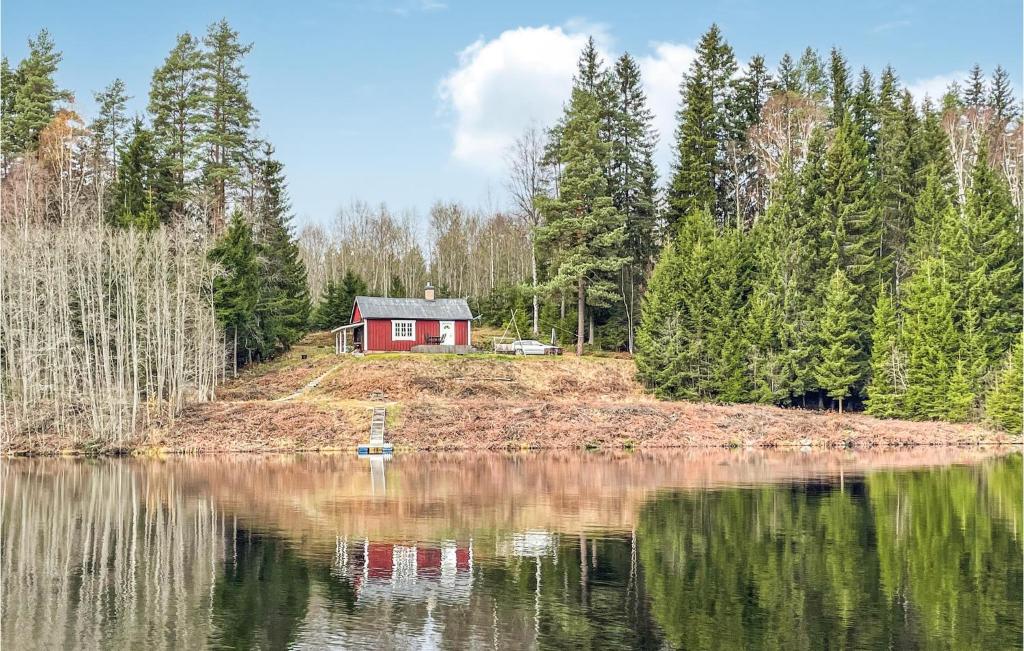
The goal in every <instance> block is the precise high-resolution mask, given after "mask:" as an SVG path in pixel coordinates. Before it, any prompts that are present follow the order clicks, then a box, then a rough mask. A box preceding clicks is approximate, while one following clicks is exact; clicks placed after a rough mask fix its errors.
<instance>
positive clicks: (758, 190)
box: [719, 55, 771, 228]
mask: <svg viewBox="0 0 1024 651" xmlns="http://www.w3.org/2000/svg"><path fill="white" fill-rule="evenodd" d="M770 89H771V77H770V76H769V74H768V69H767V67H766V66H765V64H764V57H761V56H759V55H757V56H754V57H752V58H751V59H750V61H749V62H748V63H747V67H746V70H744V72H743V74H742V75H741V76H739V77H738V78H736V79H733V80H732V92H731V96H730V98H729V101H728V104H727V106H726V110H727V119H728V130H727V133H726V141H725V143H724V158H723V161H722V166H721V174H720V180H719V186H720V190H719V195H720V196H719V203H720V205H721V207H722V220H723V223H725V224H730V225H734V226H737V227H739V228H746V227H747V226H749V225H750V224H752V223H753V222H754V220H755V219H757V216H758V214H759V213H760V212H761V211H762V210H763V208H764V206H763V203H764V195H765V194H766V192H765V188H764V187H763V185H764V181H763V175H762V174H760V173H759V171H758V161H757V158H756V156H755V155H754V152H753V150H752V148H751V147H750V146H749V145H748V143H747V132H748V130H749V129H750V127H752V126H753V125H755V124H757V123H758V122H759V121H760V119H761V110H762V109H763V108H764V105H765V103H766V102H767V101H768V93H769V91H770Z"/></svg>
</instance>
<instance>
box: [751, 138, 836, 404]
mask: <svg viewBox="0 0 1024 651" xmlns="http://www.w3.org/2000/svg"><path fill="white" fill-rule="evenodd" d="M823 146H824V142H823V141H818V142H817V144H815V146H814V148H813V149H812V158H811V163H810V165H809V166H808V167H805V170H806V171H807V173H808V174H811V173H812V172H813V170H814V168H815V167H816V166H817V161H820V159H821V157H822V155H823V154H822V153H821V152H820V147H823ZM782 168H783V169H782V172H781V173H780V174H779V176H778V178H777V179H776V181H775V184H774V186H773V188H772V197H773V199H772V201H771V202H770V203H769V205H768V208H767V210H766V211H765V214H764V215H763V216H762V217H761V219H759V220H758V222H757V223H756V224H755V225H754V228H753V230H752V232H751V237H752V239H753V259H754V265H753V268H754V278H753V290H752V298H751V307H750V311H749V313H748V323H749V327H748V328H747V330H748V332H755V333H757V334H748V345H749V346H750V351H751V359H750V360H749V362H748V365H749V367H750V369H751V373H752V378H753V382H754V385H755V388H754V392H755V395H756V398H755V399H757V400H759V401H761V402H769V401H780V402H792V401H793V400H794V399H796V398H797V397H800V396H803V395H804V394H805V393H806V392H807V391H809V390H811V389H812V388H813V387H814V386H816V384H815V380H814V377H813V367H812V365H811V362H812V359H813V357H814V350H815V339H816V334H817V333H816V332H815V323H816V321H815V314H816V309H817V303H816V302H814V301H813V300H812V299H813V298H814V297H815V296H816V291H815V288H816V286H817V284H818V278H817V275H818V273H819V269H817V268H816V267H815V265H816V264H817V258H816V257H815V253H816V251H817V250H818V249H817V248H816V246H817V242H818V233H817V232H816V231H815V230H813V229H814V228H815V223H814V222H813V221H809V220H805V219H804V217H803V215H802V210H801V197H800V183H799V182H798V178H797V176H796V173H795V172H794V171H793V166H792V164H791V163H790V162H789V161H788V160H786V161H784V162H783V166H782ZM810 209H813V207H810ZM766 329H770V330H771V332H766ZM757 369H761V372H758V370H757ZM766 374H767V375H766Z"/></svg>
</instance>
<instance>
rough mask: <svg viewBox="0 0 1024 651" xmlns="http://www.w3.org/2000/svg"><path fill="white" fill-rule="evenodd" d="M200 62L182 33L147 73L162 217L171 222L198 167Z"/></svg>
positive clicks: (181, 210)
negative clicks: (163, 178)
mask: <svg viewBox="0 0 1024 651" xmlns="http://www.w3.org/2000/svg"><path fill="white" fill-rule="evenodd" d="M202 64H203V55H202V52H201V51H200V49H199V41H197V40H196V39H195V37H193V36H192V35H191V34H189V33H187V32H186V33H184V34H181V35H179V36H178V40H177V42H176V44H175V46H174V48H173V49H172V50H171V51H170V53H169V54H168V55H167V58H166V59H165V60H164V62H163V65H161V66H160V67H159V68H157V69H156V70H155V71H154V72H153V79H152V82H151V85H150V90H149V113H150V115H151V116H152V122H153V131H154V133H155V134H156V139H157V142H158V143H159V146H160V155H161V160H162V164H163V166H164V168H165V170H166V174H167V176H168V183H167V189H166V196H165V198H164V199H165V203H166V206H167V211H168V213H169V214H167V215H165V216H164V219H166V220H168V221H172V222H176V223H177V222H180V221H181V220H183V219H184V217H185V213H186V205H187V203H188V201H189V200H190V199H191V198H192V195H193V188H192V182H193V180H194V174H195V171H196V170H197V169H198V167H199V162H198V161H199V147H198V144H197V139H198V136H199V133H200V130H201V125H202V120H203V116H202V113H201V110H202V106H203V102H204V93H205V86H204V82H203V79H202Z"/></svg>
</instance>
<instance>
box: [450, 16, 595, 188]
mask: <svg viewBox="0 0 1024 651" xmlns="http://www.w3.org/2000/svg"><path fill="white" fill-rule="evenodd" d="M586 40H587V35H586V34H584V33H582V32H578V33H569V32H566V31H564V30H563V29H562V28H561V27H547V26H544V27H520V28H518V29H513V30H508V31H505V32H502V33H501V34H500V35H499V36H498V37H497V38H495V39H493V40H490V41H485V40H483V39H479V40H477V41H476V42H475V43H473V44H472V45H470V46H469V47H467V48H466V49H464V50H463V51H462V52H460V53H459V66H458V67H457V68H456V69H455V70H453V71H452V72H451V73H449V74H448V76H447V77H445V79H444V80H443V81H442V82H441V87H440V91H441V97H442V99H443V100H444V101H445V103H446V104H447V105H448V107H449V108H450V109H451V110H452V111H453V113H454V119H455V123H454V134H453V135H454V143H453V149H452V156H453V157H454V158H455V159H456V160H459V161H461V162H464V163H468V164H471V165H482V166H484V167H486V168H488V169H489V170H491V171H497V170H499V169H500V168H501V166H502V165H503V156H504V153H505V150H506V149H507V148H508V146H509V145H510V144H511V143H512V141H513V140H514V139H515V138H516V136H518V135H519V134H520V133H521V132H522V131H523V129H525V128H526V126H527V125H529V124H530V123H531V122H536V123H538V124H542V125H548V124H551V123H552V122H554V121H555V119H557V118H558V115H559V113H560V111H561V110H562V104H563V102H565V101H566V99H567V97H568V89H569V87H570V84H571V82H572V76H573V73H574V72H575V70H576V59H577V57H578V56H579V53H580V50H581V49H583V45H584V44H585V43H586Z"/></svg>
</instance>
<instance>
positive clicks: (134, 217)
mask: <svg viewBox="0 0 1024 651" xmlns="http://www.w3.org/2000/svg"><path fill="white" fill-rule="evenodd" d="M157 165H158V163H157V153H156V145H155V143H154V141H153V132H152V131H150V130H149V129H147V128H145V127H144V126H142V121H141V120H139V119H138V118H136V119H135V121H134V123H133V125H132V131H131V140H129V142H128V145H127V147H125V149H124V151H123V153H122V155H121V164H120V165H119V167H118V172H117V181H116V182H115V183H114V185H113V186H111V190H110V200H109V201H108V203H107V207H106V209H107V221H108V222H109V223H111V224H113V225H115V226H119V227H122V228H129V227H133V228H138V229H141V230H151V229H153V228H156V227H157V226H159V225H160V219H159V215H158V210H157V205H158V204H157V202H158V201H159V199H160V188H159V170H158V167H157Z"/></svg>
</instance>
